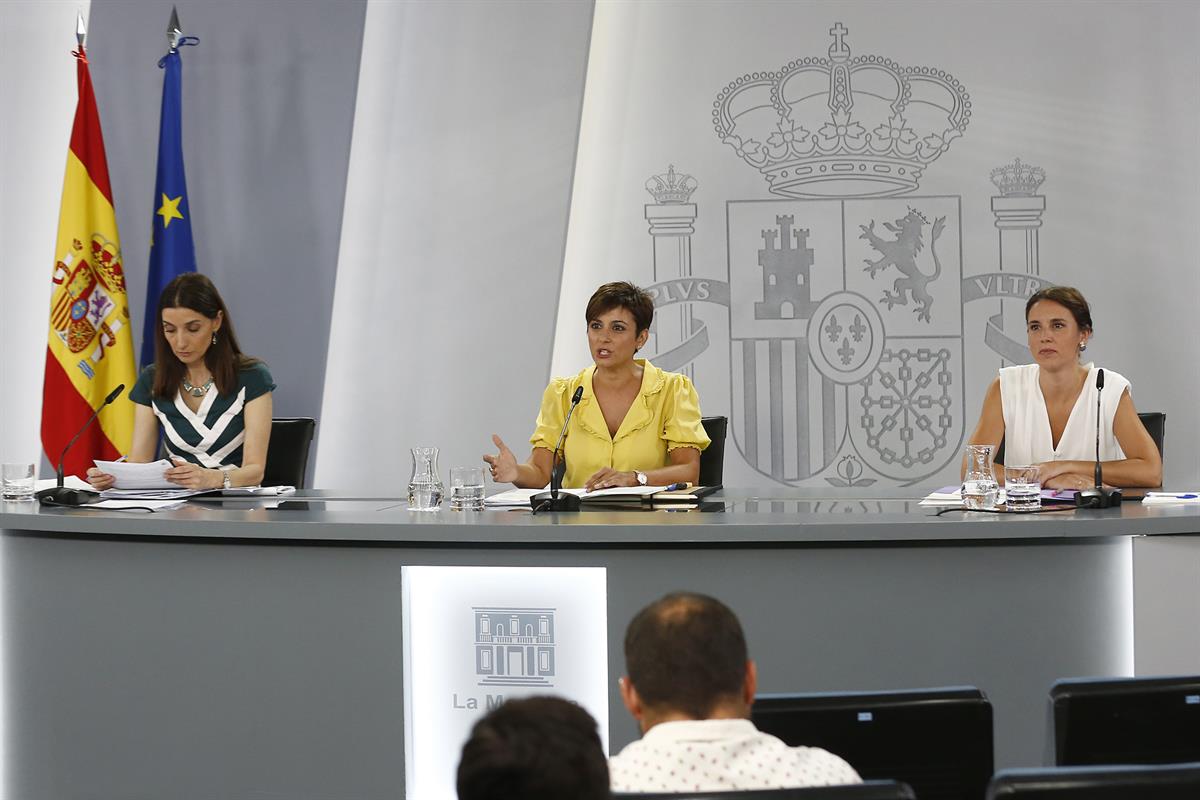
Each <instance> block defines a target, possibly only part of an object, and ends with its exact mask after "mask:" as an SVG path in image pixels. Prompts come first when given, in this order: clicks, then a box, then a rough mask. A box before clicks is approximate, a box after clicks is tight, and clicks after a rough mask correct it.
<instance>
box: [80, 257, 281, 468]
mask: <svg viewBox="0 0 1200 800" xmlns="http://www.w3.org/2000/svg"><path fill="white" fill-rule="evenodd" d="M158 314H159V320H160V323H161V324H160V325H159V326H158V327H157V328H156V329H155V330H156V331H157V333H156V335H155V343H154V344H155V348H154V364H152V365H151V366H148V367H146V368H145V369H144V370H142V373H141V375H139V376H138V380H137V383H135V384H134V387H133V389H132V390H131V391H130V392H129V399H131V400H132V401H133V402H134V403H135V404H136V407H135V415H134V424H133V447H132V449H131V450H130V452H129V454H128V460H129V461H131V462H141V463H147V462H150V461H153V460H154V458H155V456H156V451H157V449H158V439H159V431H160V430H161V431H162V433H163V442H164V445H165V447H166V452H167V456H168V457H169V458H170V460H171V461H172V462H173V463H174V465H175V466H173V467H171V468H170V469H168V470H166V471H165V473H164V477H165V478H166V479H167V480H168V481H170V482H171V483H175V484H178V485H179V486H181V487H184V488H188V489H221V488H226V489H227V488H230V487H232V486H255V485H257V484H258V483H259V482H260V481H261V480H262V477H263V468H264V466H265V465H266V461H267V442H268V440H269V439H270V436H271V391H272V390H273V389H274V388H275V384H274V382H272V380H271V373H270V372H268V371H267V368H266V365H265V364H263V363H262V362H261V361H259V360H258V359H254V358H250V357H249V356H246V355H245V354H244V353H242V350H241V348H240V347H239V346H238V342H237V337H236V336H235V335H234V332H233V321H232V320H231V319H230V318H229V312H228V310H227V309H226V308H225V302H224V301H223V300H222V299H221V295H220V294H219V293H218V292H217V289H216V287H215V286H213V283H212V281H210V280H209V279H208V278H207V277H205V276H204V275H201V274H199V273H195V272H189V273H186V274H183V275H180V276H179V277H177V278H175V280H173V281H171V282H170V283H169V284H167V287H166V288H165V289H164V290H163V292H162V294H161V295H160V296H159V301H158ZM87 477H88V482H89V483H91V485H92V486H93V487H94V488H96V489H108V488H111V487H112V485H113V477H112V476H111V475H108V474H106V473H103V472H101V471H100V470H99V469H97V468H95V467H93V468H91V469H89V470H88V473H87Z"/></svg>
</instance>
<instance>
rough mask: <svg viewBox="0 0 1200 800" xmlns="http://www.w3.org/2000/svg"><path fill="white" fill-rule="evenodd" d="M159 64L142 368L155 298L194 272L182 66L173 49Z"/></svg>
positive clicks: (149, 352)
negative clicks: (185, 171)
mask: <svg viewBox="0 0 1200 800" xmlns="http://www.w3.org/2000/svg"><path fill="white" fill-rule="evenodd" d="M189 44H190V42H189ZM158 65H159V67H162V68H163V69H164V70H166V71H165V72H164V73H163V96H162V121H161V122H160V123H159V128H158V177H157V179H156V180H155V181H154V205H153V206H152V208H154V217H153V221H152V223H151V231H152V232H151V235H150V277H149V280H148V281H147V284H146V318H145V323H144V325H143V326H142V362H141V365H142V366H145V365H147V364H151V363H153V362H154V329H155V327H156V326H158V325H160V324H161V323H160V322H159V319H158V296H159V295H160V294H162V290H163V289H164V288H166V285H167V284H168V283H170V282H171V281H172V280H174V279H175V277H176V276H177V275H182V274H183V273H185V272H195V271H196V246H195V244H194V243H193V241H192V220H191V209H190V208H189V207H188V199H187V182H186V180H185V179H184V176H183V131H182V128H183V97H182V93H183V92H182V89H183V62H182V61H180V59H179V52H178V51H176V50H172V51H171V52H170V53H167V55H166V56H164V57H163V59H162V60H161V61H159V62H158Z"/></svg>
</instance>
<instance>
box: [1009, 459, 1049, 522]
mask: <svg viewBox="0 0 1200 800" xmlns="http://www.w3.org/2000/svg"><path fill="white" fill-rule="evenodd" d="M1004 497H1005V501H1004V502H1005V505H1007V506H1008V510H1009V511H1036V510H1037V509H1039V508H1041V507H1042V478H1041V475H1040V471H1039V470H1038V467H1037V465H1036V464H1032V465H1030V466H1024V467H1022V466H1016V467H1009V466H1006V467H1005V468H1004Z"/></svg>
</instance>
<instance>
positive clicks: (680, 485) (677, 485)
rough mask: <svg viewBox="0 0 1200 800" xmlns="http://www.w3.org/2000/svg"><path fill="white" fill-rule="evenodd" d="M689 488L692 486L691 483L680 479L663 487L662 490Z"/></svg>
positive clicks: (670, 490)
mask: <svg viewBox="0 0 1200 800" xmlns="http://www.w3.org/2000/svg"><path fill="white" fill-rule="evenodd" d="M690 488H692V485H691V484H690V483H688V482H687V481H681V482H680V483H672V484H671V485H670V486H668V487H667V488H666V489H663V491H664V492H674V491H676V490H678V489H690Z"/></svg>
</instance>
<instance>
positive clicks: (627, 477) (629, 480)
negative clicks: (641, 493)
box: [583, 467, 638, 492]
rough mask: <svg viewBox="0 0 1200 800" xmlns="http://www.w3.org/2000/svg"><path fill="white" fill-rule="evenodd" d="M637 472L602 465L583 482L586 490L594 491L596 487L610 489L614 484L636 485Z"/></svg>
mask: <svg viewBox="0 0 1200 800" xmlns="http://www.w3.org/2000/svg"><path fill="white" fill-rule="evenodd" d="M637 485H638V481H637V473H635V472H618V471H617V470H615V469H613V468H612V467H604V468H603V469H599V470H596V472H595V473H593V474H592V477H590V478H588V479H587V482H586V483H584V484H583V488H584V489H585V490H586V491H589V492H594V491H596V490H597V489H611V488H612V487H614V486H637Z"/></svg>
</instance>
